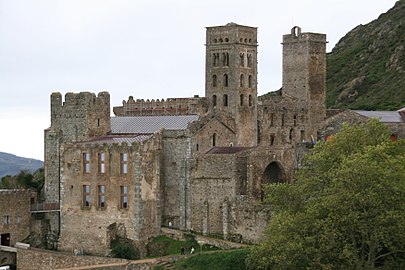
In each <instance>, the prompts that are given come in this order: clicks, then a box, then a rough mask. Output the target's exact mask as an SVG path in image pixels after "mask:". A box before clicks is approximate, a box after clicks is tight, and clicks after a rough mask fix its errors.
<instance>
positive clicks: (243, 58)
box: [239, 53, 245, 67]
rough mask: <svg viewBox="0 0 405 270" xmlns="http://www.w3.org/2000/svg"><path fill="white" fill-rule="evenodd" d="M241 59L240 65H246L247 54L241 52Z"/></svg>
mask: <svg viewBox="0 0 405 270" xmlns="http://www.w3.org/2000/svg"><path fill="white" fill-rule="evenodd" d="M239 58H240V59H239V60H240V66H241V67H244V66H245V54H244V53H240V54H239Z"/></svg>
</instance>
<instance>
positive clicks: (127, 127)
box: [111, 115, 199, 134]
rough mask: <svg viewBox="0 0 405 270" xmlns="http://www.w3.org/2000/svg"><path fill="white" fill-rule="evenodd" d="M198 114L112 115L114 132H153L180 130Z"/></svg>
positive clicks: (195, 118)
mask: <svg viewBox="0 0 405 270" xmlns="http://www.w3.org/2000/svg"><path fill="white" fill-rule="evenodd" d="M198 118H199V116H198V115H161V116H115V117H111V133H112V134H152V133H155V132H157V131H159V130H160V129H162V128H164V129H169V130H180V129H186V128H187V125H188V124H189V123H191V122H193V121H196V120H198Z"/></svg>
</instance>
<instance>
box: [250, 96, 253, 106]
mask: <svg viewBox="0 0 405 270" xmlns="http://www.w3.org/2000/svg"><path fill="white" fill-rule="evenodd" d="M252 105H253V98H252V95H249V107H250V106H252Z"/></svg>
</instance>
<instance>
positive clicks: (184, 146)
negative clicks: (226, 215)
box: [162, 130, 192, 230]
mask: <svg viewBox="0 0 405 270" xmlns="http://www.w3.org/2000/svg"><path fill="white" fill-rule="evenodd" d="M162 141H163V151H162V153H163V156H162V164H163V166H162V178H163V179H162V185H163V186H162V197H163V204H164V208H163V216H162V225H164V226H168V224H169V222H171V224H172V226H173V227H174V228H179V229H182V230H185V229H187V228H188V225H187V222H188V219H189V211H190V209H189V207H188V205H189V204H190V203H189V200H190V198H189V197H188V196H187V193H186V192H187V190H188V189H189V182H190V175H189V174H190V166H191V165H190V158H191V147H192V145H191V139H190V135H189V134H188V133H187V132H186V131H183V130H165V131H163V140H162Z"/></svg>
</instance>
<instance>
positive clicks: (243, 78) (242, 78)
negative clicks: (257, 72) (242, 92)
mask: <svg viewBox="0 0 405 270" xmlns="http://www.w3.org/2000/svg"><path fill="white" fill-rule="evenodd" d="M244 80H245V77H244V76H243V74H240V80H239V81H240V87H243V85H244V84H245V83H244Z"/></svg>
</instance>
